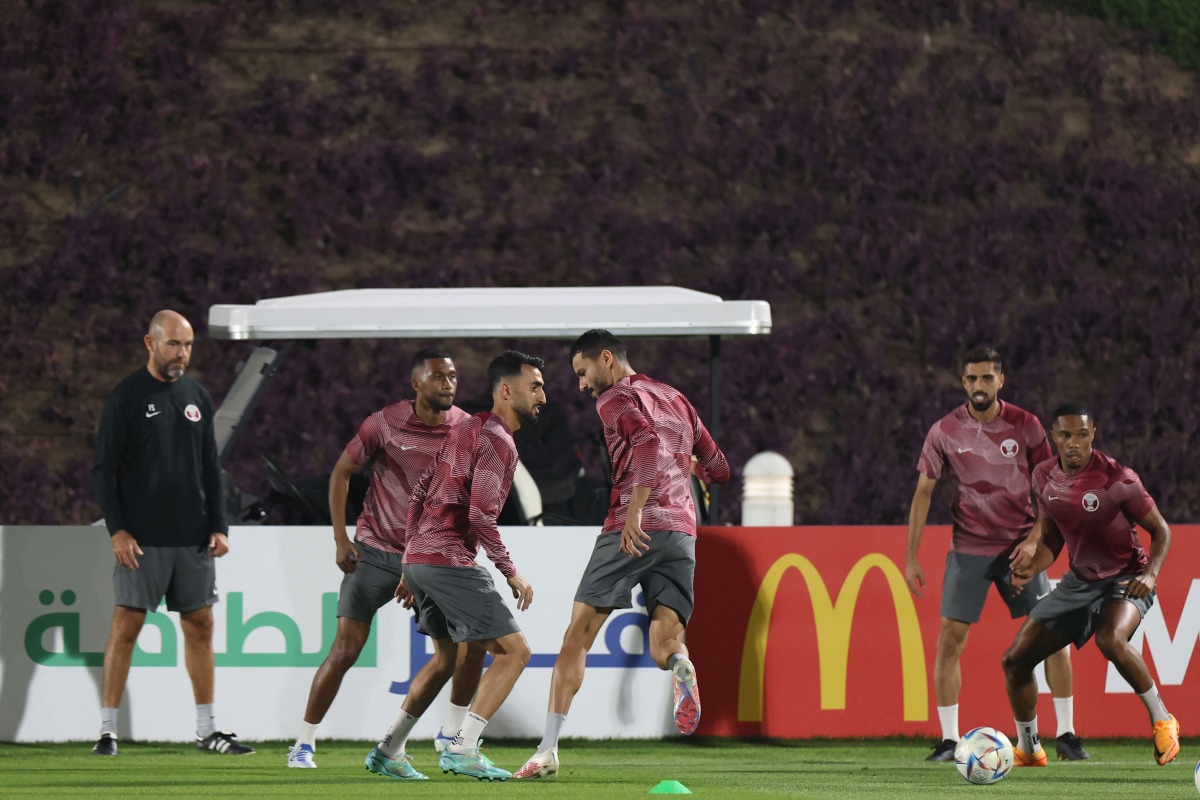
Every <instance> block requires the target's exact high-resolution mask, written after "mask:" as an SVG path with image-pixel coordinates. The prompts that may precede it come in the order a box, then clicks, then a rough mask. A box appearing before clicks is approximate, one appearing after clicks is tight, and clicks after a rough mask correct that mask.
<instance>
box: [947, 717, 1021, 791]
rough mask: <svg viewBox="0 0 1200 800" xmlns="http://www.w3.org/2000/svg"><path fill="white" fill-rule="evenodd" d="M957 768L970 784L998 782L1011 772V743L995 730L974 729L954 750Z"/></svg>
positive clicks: (985, 728) (968, 732) (960, 740)
mask: <svg viewBox="0 0 1200 800" xmlns="http://www.w3.org/2000/svg"><path fill="white" fill-rule="evenodd" d="M954 765H955V766H956V767H958V772H959V774H960V775H962V776H963V777H964V778H966V779H967V780H968V781H970V782H971V783H978V784H988V783H995V782H996V781H998V780H1000V779H1001V778H1003V777H1004V776H1005V775H1007V774H1008V771H1009V770H1010V769H1012V765H1013V746H1012V742H1010V741H1009V740H1008V737H1007V736H1005V735H1004V734H1003V733H1001V732H1000V731H998V730H996V729H995V728H987V727H983V728H972V729H971V730H969V731H967V735H966V736H964V737H962V738H961V739H959V740H958V746H957V747H955V748H954Z"/></svg>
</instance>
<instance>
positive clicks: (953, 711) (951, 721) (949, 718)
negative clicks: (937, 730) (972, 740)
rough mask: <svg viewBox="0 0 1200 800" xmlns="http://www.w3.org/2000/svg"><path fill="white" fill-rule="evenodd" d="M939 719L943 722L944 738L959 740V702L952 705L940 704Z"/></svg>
mask: <svg viewBox="0 0 1200 800" xmlns="http://www.w3.org/2000/svg"><path fill="white" fill-rule="evenodd" d="M937 710H938V720H939V721H940V722H941V723H942V738H943V739H949V740H950V741H952V742H957V741H958V740H959V735H958V703H955V704H954V705H952V706H938V707H937Z"/></svg>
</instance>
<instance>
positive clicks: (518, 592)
mask: <svg viewBox="0 0 1200 800" xmlns="http://www.w3.org/2000/svg"><path fill="white" fill-rule="evenodd" d="M508 585H509V588H511V589H512V593H513V598H514V599H516V601H517V608H519V609H520V610H522V611H524V610H525V609H527V608H529V605H530V604H531V603H532V602H533V586H531V585H530V584H529V581H527V580H525V579H524V578H522V577H521V576H520V575H513V576H512V577H511V578H509V579H508Z"/></svg>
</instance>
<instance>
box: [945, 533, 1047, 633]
mask: <svg viewBox="0 0 1200 800" xmlns="http://www.w3.org/2000/svg"><path fill="white" fill-rule="evenodd" d="M1011 576H1012V570H1010V569H1009V567H1008V554H1007V553H1002V554H1000V555H998V556H972V555H967V554H965V553H956V552H954V551H953V550H951V551H950V552H949V553H947V554H946V575H945V577H944V578H943V579H942V616H943V617H945V618H946V619H956V620H958V621H959V622H966V623H968V624H974V623H976V622H979V616H980V614H982V613H983V604H984V601H986V600H987V594H988V589H990V588H991V587H992V586H995V587H996V591H998V592H999V593H1000V597H1001V598H1002V599H1003V600H1004V603H1005V605H1007V606H1008V611H1009V613H1010V614H1011V615H1012V618H1013V619H1017V618H1018V617H1024V616H1027V615H1028V614H1029V613H1030V612H1031V611H1033V609H1034V606H1036V605H1037V604H1038V601H1039V600H1041V599H1042V598H1043V597H1045V596H1046V595H1048V594H1050V579H1049V578H1047V577H1046V573H1044V572H1042V573H1039V574H1038V576H1037V577H1036V578H1034V579H1033V580H1031V581H1030V582H1029V583H1028V584H1026V585H1025V588H1023V589H1022V590H1021V591H1020V592H1014V591H1013V590H1012V586H1011V585H1010V583H1009V579H1010V578H1011Z"/></svg>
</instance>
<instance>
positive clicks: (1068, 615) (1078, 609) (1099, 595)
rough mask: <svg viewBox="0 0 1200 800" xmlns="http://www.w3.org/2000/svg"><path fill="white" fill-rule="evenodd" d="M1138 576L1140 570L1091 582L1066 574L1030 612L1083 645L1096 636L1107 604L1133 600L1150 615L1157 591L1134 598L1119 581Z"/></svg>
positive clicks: (1138, 607) (1142, 612) (1039, 620)
mask: <svg viewBox="0 0 1200 800" xmlns="http://www.w3.org/2000/svg"><path fill="white" fill-rule="evenodd" d="M1136 577H1137V573H1132V574H1128V575H1117V576H1115V577H1112V578H1105V579H1104V580H1101V581H1094V582H1091V583H1089V582H1087V581H1083V580H1080V579H1079V578H1077V577H1075V573H1074V572H1067V573H1066V574H1065V575H1063V577H1062V580H1061V581H1059V582H1058V586H1055V587H1054V591H1053V592H1051V593H1050V596H1049V597H1047V598H1046V599H1045V600H1043V601H1042V602H1040V603H1038V605H1037V608H1035V609H1034V610H1033V612H1032V613H1031V614H1030V615H1029V618H1030V619H1034V620H1037V621H1038V622H1040V623H1042V624H1043V625H1045V626H1046V627H1047V628H1049V629H1050V630H1052V631H1054V632H1055V633H1059V634H1062V635H1063V636H1065V637H1066V638H1067V639H1070V640H1071V641H1072V642H1074V643H1075V646H1076V647H1083V646H1084V645H1085V644H1087V640H1088V639H1090V638H1092V635H1093V634H1094V633H1095V632H1096V628H1097V627H1099V625H1100V621H1101V619H1102V618H1103V615H1104V607H1105V606H1107V605H1108V604H1109V603H1111V602H1114V601H1116V600H1124V601H1125V602H1127V603H1133V606H1134V608H1136V609H1137V610H1138V613H1139V614H1141V615H1142V619H1145V618H1146V612H1148V611H1149V610H1150V608H1151V607H1152V606H1153V605H1154V594H1157V592H1155V593H1153V594H1151V595H1150V596H1149V597H1140V598H1138V599H1137V600H1131V599H1130V598H1128V597H1126V596H1125V587H1124V586H1119V585H1118V584H1120V583H1122V582H1124V581H1128V580H1131V579H1133V578H1136Z"/></svg>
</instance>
